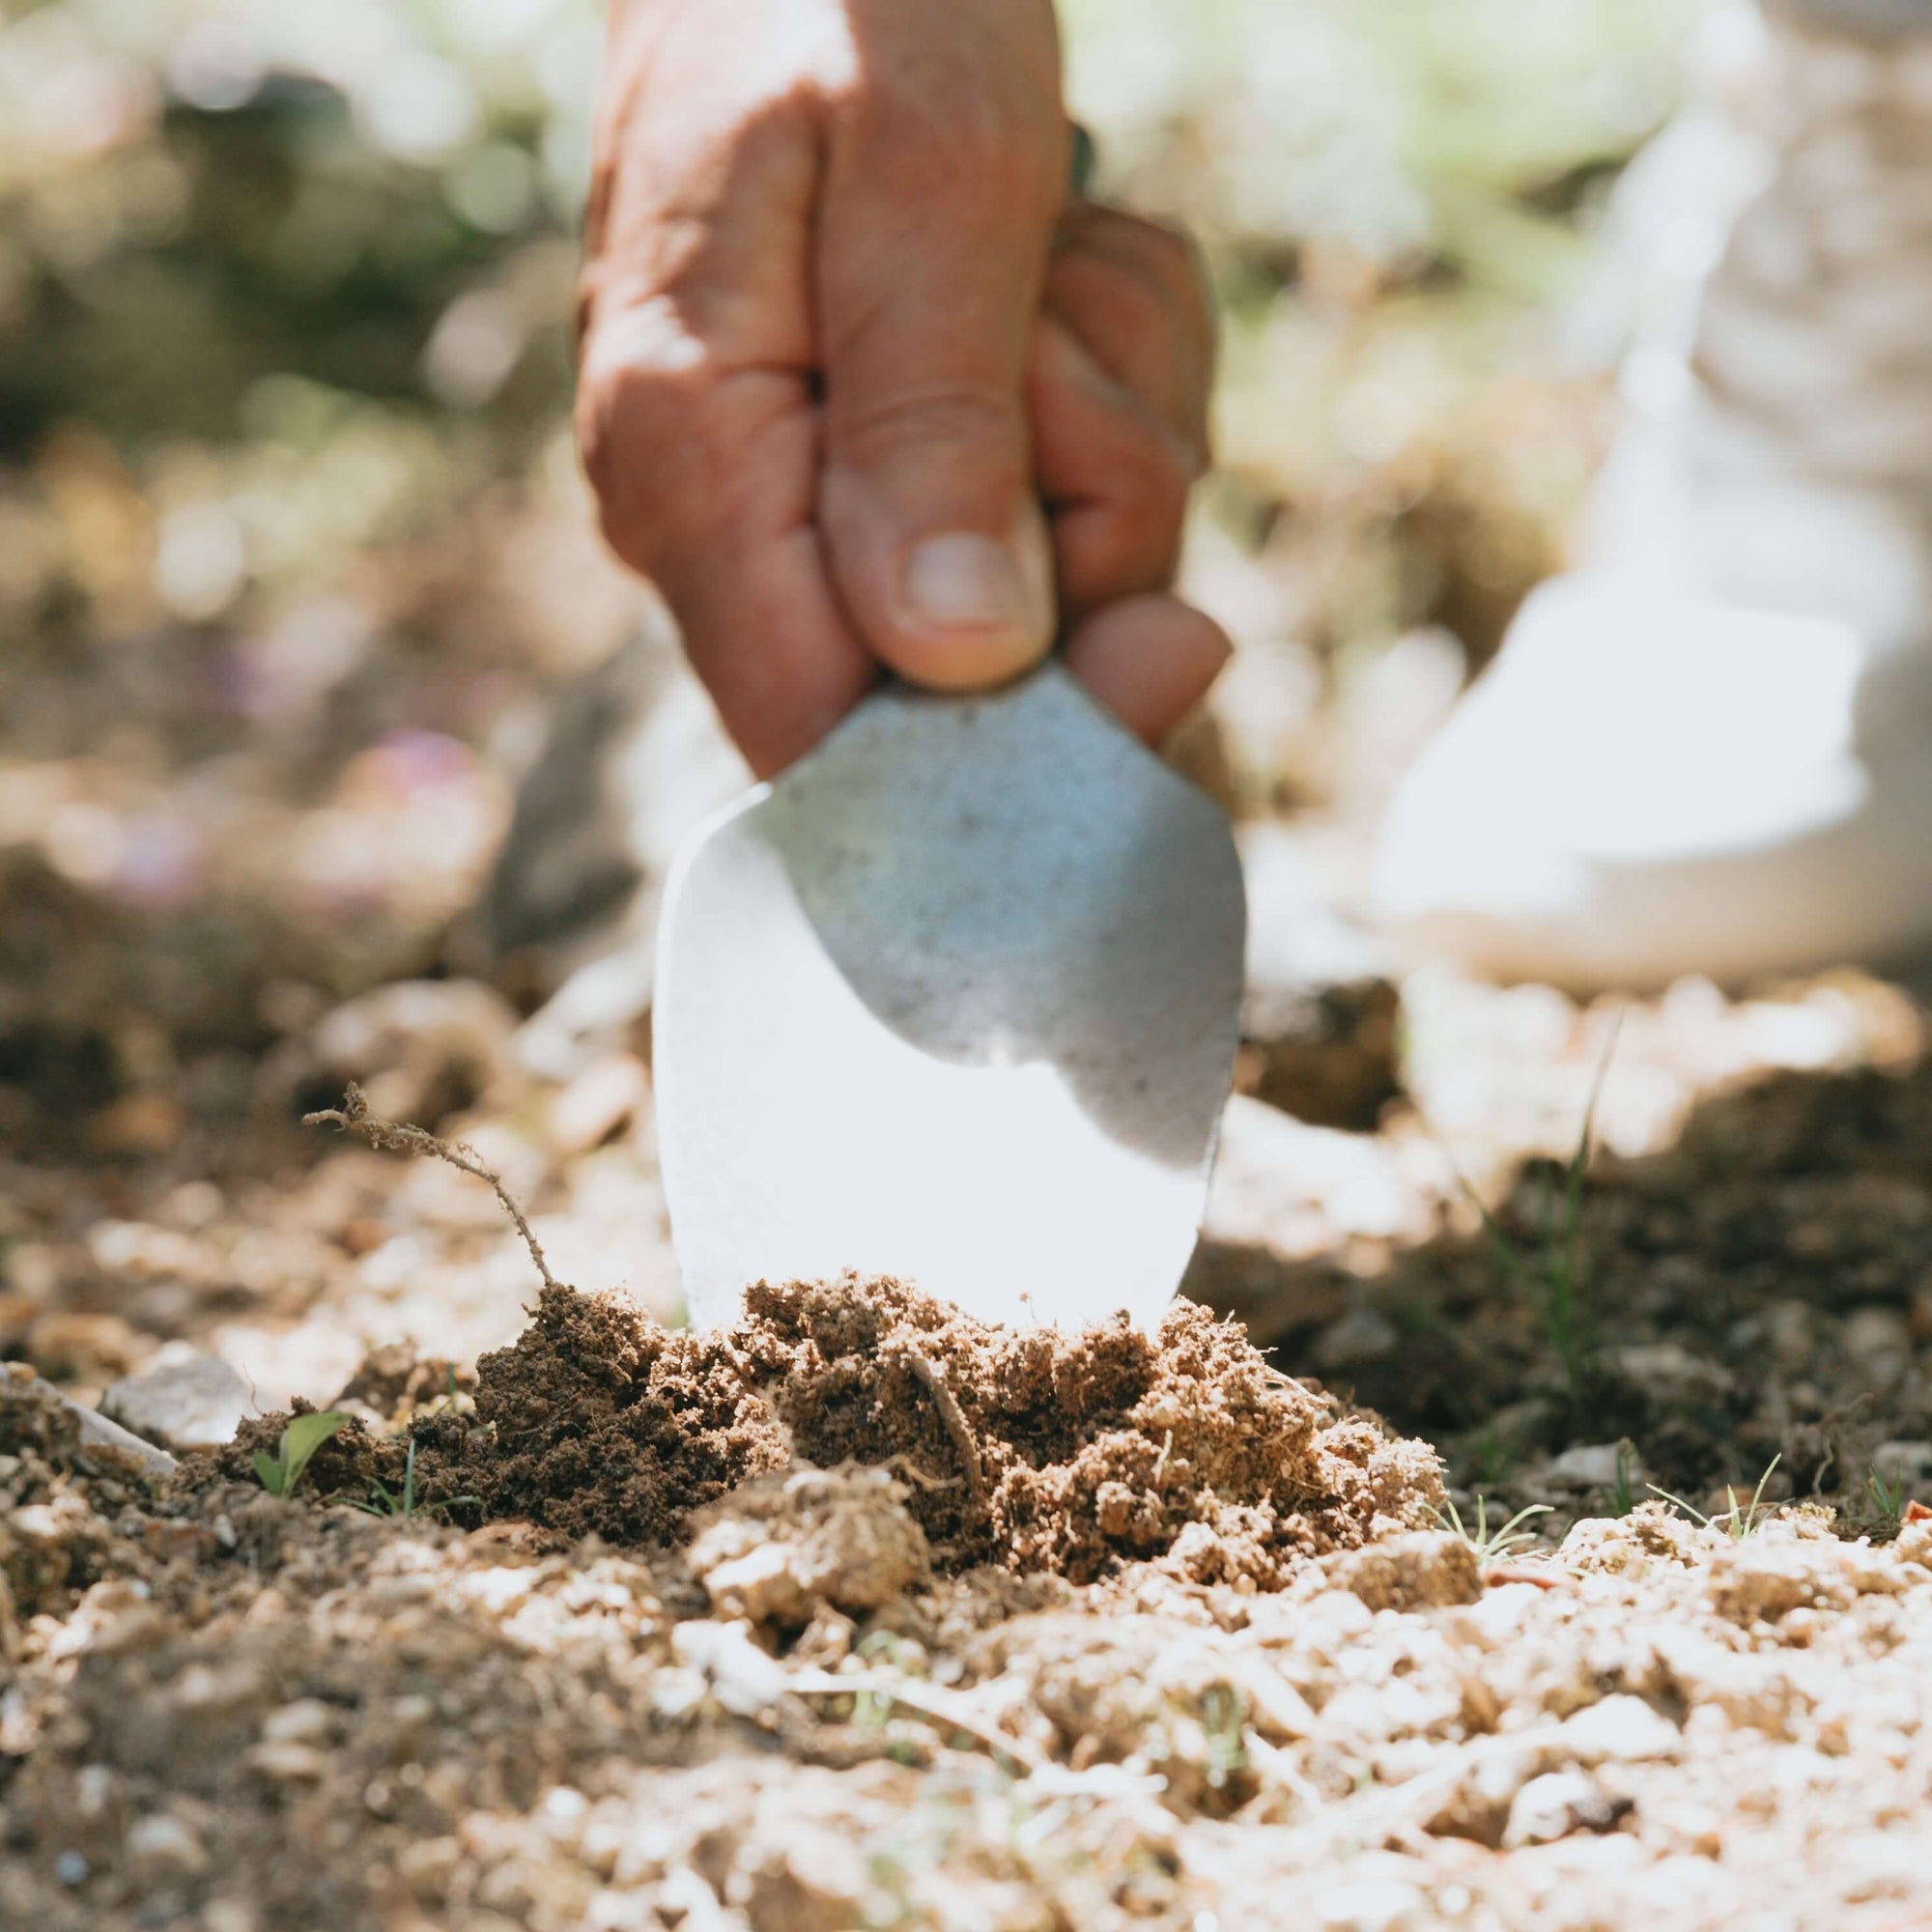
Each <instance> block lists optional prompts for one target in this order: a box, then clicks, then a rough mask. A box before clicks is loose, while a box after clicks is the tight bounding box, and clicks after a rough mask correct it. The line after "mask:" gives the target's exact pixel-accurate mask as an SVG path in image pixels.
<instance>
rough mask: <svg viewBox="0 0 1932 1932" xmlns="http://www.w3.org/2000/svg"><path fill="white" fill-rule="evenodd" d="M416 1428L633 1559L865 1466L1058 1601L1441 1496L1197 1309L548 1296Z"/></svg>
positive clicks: (370, 1447)
mask: <svg viewBox="0 0 1932 1932" xmlns="http://www.w3.org/2000/svg"><path fill="white" fill-rule="evenodd" d="M259 1433H260V1431H259V1430H258V1431H254V1432H250V1433H249V1439H248V1441H247V1442H246V1443H244V1444H240V1445H238V1449H237V1452H236V1457H237V1458H239V1457H241V1450H242V1449H244V1448H245V1449H246V1450H248V1451H249V1452H250V1453H252V1450H253V1448H255V1447H256V1446H260V1445H259V1444H258V1442H257V1441H256V1440H255V1436H256V1435H258V1434H259ZM415 1435H416V1441H417V1445H418V1453H419V1459H420V1466H419V1472H418V1473H419V1479H420V1480H421V1481H422V1483H423V1485H424V1490H423V1493H424V1494H425V1495H426V1496H428V1497H430V1498H455V1497H458V1496H463V1497H470V1498H474V1499H475V1501H474V1502H473V1503H471V1504H466V1505H464V1506H463V1507H464V1509H465V1510H468V1511H470V1512H472V1513H477V1514H480V1516H481V1517H482V1518H484V1519H495V1518H503V1517H514V1518H519V1519H523V1520H528V1521H530V1522H533V1523H536V1524H538V1525H540V1526H542V1527H543V1528H545V1529H549V1530H554V1531H556V1532H559V1533H560V1534H562V1535H564V1536H568V1537H572V1538H575V1537H581V1536H583V1535H587V1534H593V1533H594V1534H596V1535H598V1536H601V1537H603V1538H604V1539H605V1540H606V1541H607V1542H610V1543H613V1544H619V1545H624V1546H630V1547H638V1546H646V1547H648V1546H652V1545H661V1544H666V1543H670V1542H675V1541H678V1540H680V1539H681V1538H682V1537H683V1535H684V1534H685V1533H686V1530H687V1527H688V1525H689V1523H690V1520H691V1518H692V1516H693V1514H694V1513H695V1512H696V1511H700V1510H703V1509H704V1508H705V1507H706V1506H707V1505H710V1504H712V1503H715V1502H717V1501H718V1499H719V1498H721V1497H723V1496H725V1495H727V1494H728V1493H729V1492H732V1491H734V1490H736V1489H737V1488H738V1487H739V1486H740V1485H743V1484H745V1483H748V1482H750V1481H751V1480H752V1479H753V1478H755V1477H757V1476H760V1475H764V1474H767V1473H770V1472H773V1471H778V1470H781V1469H785V1468H788V1467H791V1466H792V1465H794V1464H795V1463H796V1464H801V1465H804V1466H807V1467H815V1468H826V1469H829V1468H834V1467H837V1466H838V1465H841V1464H847V1463H852V1464H863V1465H867V1466H872V1467H879V1468H883V1469H885V1470H888V1471H890V1472H891V1473H892V1474H893V1475H895V1477H897V1478H898V1479H900V1481H901V1482H902V1483H903V1484H904V1486H905V1491H906V1495H907V1507H908V1508H909V1510H910V1512H911V1515H912V1517H913V1519H914V1520H915V1521H916V1522H917V1524H918V1527H919V1530H920V1532H921V1533H922V1534H923V1537H924V1538H925V1539H927V1540H928V1542H929V1543H930V1545H931V1548H932V1554H933V1557H934V1559H935V1562H936V1563H937V1565H938V1567H939V1568H941V1569H942V1570H951V1571H956V1570H960V1569H964V1568H967V1567H970V1566H972V1565H974V1564H980V1563H993V1564H998V1565H1001V1566H1004V1567H1006V1568H1008V1569H1009V1570H1012V1571H1014V1572H1017V1573H1022V1574H1037V1573H1046V1574H1052V1575H1058V1576H1063V1577H1068V1578H1070V1579H1071V1580H1073V1581H1076V1582H1085V1581H1091V1580H1093V1579H1094V1578H1095V1577H1099V1576H1101V1575H1102V1574H1104V1573H1105V1572H1107V1571H1108V1570H1109V1569H1111V1568H1113V1567H1115V1566H1117V1565H1118V1564H1120V1563H1122V1562H1123V1561H1135V1560H1149V1559H1161V1560H1163V1561H1164V1562H1165V1563H1167V1564H1168V1565H1169V1566H1170V1567H1171V1568H1172V1569H1173V1570H1174V1571H1175V1572H1176V1573H1177V1574H1179V1575H1181V1576H1184V1577H1187V1578H1188V1579H1189V1580H1191V1581H1195V1582H1235V1583H1237V1584H1239V1585H1241V1586H1244V1587H1246V1588H1250V1589H1253V1588H1264V1589H1270V1588H1278V1587H1280V1586H1281V1585H1282V1584H1283V1583H1284V1582H1285V1581H1286V1580H1287V1578H1288V1577H1290V1576H1291V1575H1292V1574H1293V1572H1294V1571H1295V1570H1296V1569H1297V1568H1299V1567H1300V1566H1301V1565H1302V1564H1303V1563H1304V1562H1305V1561H1306V1560H1307V1559H1308V1558H1310V1557H1314V1556H1319V1555H1321V1554H1322V1553H1324V1552H1326V1551H1329V1550H1334V1549H1349V1548H1357V1547H1359V1546H1360V1545H1362V1544H1364V1543H1366V1542H1367V1541H1369V1540H1370V1539H1371V1538H1372V1537H1374V1536H1377V1535H1382V1534H1390V1533H1394V1532H1396V1531H1400V1530H1404V1529H1413V1528H1417V1527H1420V1526H1421V1525H1422V1524H1424V1523H1426V1522H1427V1521H1429V1520H1430V1519H1431V1513H1432V1511H1433V1509H1434V1507H1435V1505H1437V1504H1439V1502H1440V1501H1441V1496H1442V1490H1441V1483H1440V1476H1439V1471H1438V1464H1437V1463H1436V1459H1435V1454H1434V1452H1433V1451H1431V1450H1429V1449H1428V1448H1426V1447H1424V1446H1423V1445H1422V1444H1420V1443H1417V1442H1402V1441H1393V1440H1391V1439H1390V1438H1389V1437H1388V1435H1386V1434H1385V1432H1384V1431H1383V1430H1382V1429H1381V1427H1380V1426H1379V1424H1378V1422H1376V1420H1375V1419H1374V1418H1373V1417H1370V1416H1367V1415H1362V1414H1350V1413H1346V1412H1344V1411H1342V1410H1341V1409H1340V1408H1339V1406H1337V1405H1335V1404H1334V1403H1333V1402H1331V1401H1329V1400H1328V1399H1326V1398H1323V1397H1321V1396H1320V1395H1317V1394H1314V1393H1312V1392H1310V1391H1309V1390H1308V1389H1306V1388H1304V1387H1303V1386H1302V1385H1301V1384H1300V1383H1299V1382H1296V1381H1293V1380H1292V1379H1291V1378H1288V1377H1287V1376H1284V1375H1282V1374H1281V1373H1280V1372H1279V1371H1277V1370H1274V1369H1271V1368H1270V1367H1269V1366H1268V1365H1267V1363H1266V1362H1265V1361H1264V1359H1263V1357H1262V1356H1261V1355H1260V1354H1258V1353H1257V1352H1256V1350H1254V1349H1252V1348H1251V1347H1250V1346H1249V1345H1248V1343H1247V1341H1246V1339H1245V1337H1244V1336H1243V1335H1242V1334H1241V1333H1240V1331H1239V1330H1238V1329H1236V1328H1235V1327H1232V1326H1229V1325H1226V1324H1224V1323H1221V1322H1217V1321H1215V1320H1214V1318H1213V1317H1212V1316H1210V1315H1209V1314H1208V1311H1207V1310H1205V1309H1201V1308H1197V1307H1194V1306H1191V1305H1188V1304H1181V1305H1179V1306H1177V1307H1176V1308H1175V1309H1174V1310H1173V1311H1172V1312H1171V1313H1170V1314H1169V1315H1168V1316H1167V1318H1166V1319H1165V1321H1163V1322H1162V1323H1161V1326H1160V1329H1159V1331H1158V1333H1157V1334H1155V1335H1153V1336H1148V1335H1145V1334H1142V1333H1141V1332H1140V1331H1139V1330H1138V1329H1136V1328H1134V1327H1133V1326H1131V1325H1130V1324H1129V1323H1128V1322H1127V1321H1124V1320H1122V1321H1116V1322H1112V1323H1108V1324H1104V1325H1102V1326H1099V1327H1096V1328H1093V1329H1090V1330H1088V1331H1086V1332H1085V1333H1082V1334H1078V1335H1065V1334H1061V1333H1059V1332H1058V1331H1056V1330H1052V1329H1036V1330H1033V1331H1031V1332H1027V1333H1016V1332H1014V1331H1012V1330H1009V1329H1005V1328H1000V1327H994V1326H988V1325H986V1324H984V1323H981V1322H978V1321H973V1320H971V1319H970V1318H968V1317H966V1316H964V1315H961V1314H959V1313H958V1312H957V1311H956V1310H954V1309H952V1308H951V1307H949V1306H947V1305H945V1304H943V1303H940V1302H937V1301H934V1300H932V1299H930V1298H929V1297H927V1296H925V1295H923V1294H920V1293H918V1292H916V1291H915V1290H913V1289H910V1288H907V1287H904V1286H903V1285H901V1284H899V1283H897V1282H894V1281H861V1280H860V1279H858V1278H857V1277H855V1276H847V1277H846V1278H844V1279H843V1280H840V1281H836V1282H829V1283H818V1284H806V1283H792V1284H788V1285H785V1286H782V1287H778V1286H772V1285H769V1284H761V1285H760V1286H758V1287H757V1288H754V1289H753V1291H752V1292H751V1294H750V1296H749V1298H748V1305H747V1309H746V1313H745V1316H744V1318H743V1320H742V1321H740V1322H739V1323H738V1324H737V1326H736V1327H734V1328H732V1329H729V1330H726V1331H721V1332H719V1333H716V1334H711V1335H703V1336H698V1335H693V1334H690V1333H685V1332H680V1331H674V1330H668V1329H666V1328H664V1327H662V1326H660V1325H659V1324H658V1323H657V1322H656V1321H653V1320H652V1319H651V1318H650V1317H649V1316H648V1315H646V1314H644V1313H643V1312H641V1311H640V1310H638V1309H636V1308H634V1307H633V1306H631V1305H630V1304H629V1303H627V1302H625V1301H622V1300H619V1299H616V1298H612V1297H590V1296H585V1295H581V1294H578V1293H575V1292H574V1291H571V1290H568V1289H561V1288H547V1289H545V1290H544V1291H543V1293H542V1296H541V1298H540V1300H539V1302H538V1305H537V1310H536V1316H535V1319H534V1321H532V1322H531V1324H530V1326H529V1328H528V1329H527V1330H526V1333H525V1334H524V1335H523V1337H522V1338H521V1339H520V1340H519V1341H518V1342H517V1343H516V1344H515V1345H514V1346H513V1347H511V1348H509V1349H506V1350H499V1351H497V1353H495V1354H491V1355H486V1356H485V1357H484V1358H483V1359H482V1361H481V1362H480V1363H479V1364H478V1367H477V1382H476V1396H475V1413H474V1417H473V1418H470V1417H469V1416H462V1415H456V1414H448V1415H433V1416H430V1417H427V1418H424V1419H422V1420H421V1421H419V1422H418V1423H417V1424H416V1425H415ZM331 1452H332V1453H333V1454H334V1456H335V1458H336V1459H337V1460H338V1461H340V1462H342V1463H344V1464H345V1465H349V1464H356V1463H357V1459H358V1458H359V1459H362V1460H363V1461H368V1462H369V1463H370V1466H369V1468H368V1470H367V1472H366V1476H365V1474H364V1472H363V1470H362V1469H361V1468H360V1466H359V1464H357V1465H356V1466H354V1467H350V1466H345V1468H344V1469H342V1470H337V1469H336V1468H335V1467H334V1465H333V1464H332V1463H328V1464H324V1465H323V1466H324V1472H325V1474H326V1476H327V1479H328V1480H330V1481H338V1482H340V1483H341V1484H342V1485H343V1487H346V1488H353V1487H354V1484H355V1482H356V1481H358V1480H366V1477H367V1476H375V1475H380V1476H381V1477H382V1479H383V1480H384V1482H385V1483H387V1484H389V1485H390V1487H392V1488H393V1487H394V1483H395V1480H396V1477H397V1473H398V1472H397V1470H396V1469H393V1468H391V1467H389V1466H388V1465H389V1464H390V1463H394V1462H395V1460H396V1458H397V1457H398V1456H399V1455H401V1454H402V1453H403V1451H402V1449H401V1447H400V1445H398V1444H393V1443H391V1444H387V1445H380V1444H376V1443H373V1442H371V1441H370V1440H369V1439H368V1438H366V1437H364V1436H362V1435H360V1434H359V1433H358V1432H355V1431H351V1432H347V1433H345V1435H343V1436H341V1437H339V1438H337V1442H336V1443H334V1444H331V1445H329V1450H328V1451H325V1452H324V1454H325V1455H328V1454H329V1453H331ZM230 1460H231V1463H233V1466H232V1467H230V1468H229V1470H228V1473H230V1474H237V1475H239V1474H241V1462H240V1461H237V1460H236V1459H235V1458H231V1459H230ZM243 1460H245V1459H243Z"/></svg>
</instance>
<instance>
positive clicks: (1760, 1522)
mask: <svg viewBox="0 0 1932 1932" xmlns="http://www.w3.org/2000/svg"><path fill="white" fill-rule="evenodd" d="M1783 1460H1784V1452H1783V1450H1781V1449H1780V1450H1779V1451H1778V1452H1777V1454H1776V1456H1774V1457H1773V1458H1772V1459H1771V1461H1770V1462H1769V1463H1767V1464H1766V1465H1765V1471H1764V1474H1763V1475H1761V1476H1760V1477H1759V1478H1758V1479H1757V1488H1756V1489H1754V1490H1753V1491H1752V1492H1751V1498H1750V1501H1749V1502H1748V1503H1741V1502H1739V1501H1738V1492H1737V1491H1736V1490H1734V1489H1733V1488H1732V1487H1731V1486H1730V1485H1729V1484H1728V1483H1726V1484H1725V1485H1724V1495H1725V1497H1726V1499H1727V1500H1728V1502H1729V1504H1730V1507H1729V1508H1728V1509H1721V1510H1719V1512H1718V1514H1717V1515H1716V1516H1706V1515H1705V1514H1704V1512H1703V1511H1702V1510H1700V1509H1697V1508H1695V1507H1694V1506H1693V1505H1692V1504H1690V1503H1687V1502H1686V1501H1685V1500H1684V1498H1683V1497H1682V1496H1673V1495H1672V1494H1671V1493H1670V1492H1669V1491H1668V1490H1660V1489H1659V1488H1658V1487H1657V1485H1656V1484H1655V1483H1646V1484H1645V1485H1644V1488H1645V1489H1647V1490H1648V1491H1649V1492H1651V1494H1652V1495H1654V1496H1661V1497H1662V1499H1663V1500H1664V1501H1665V1502H1667V1503H1669V1504H1670V1505H1671V1507H1672V1508H1673V1509H1680V1510H1682V1511H1683V1512H1684V1514H1685V1515H1686V1516H1688V1517H1690V1520H1692V1521H1693V1522H1700V1523H1702V1524H1703V1525H1704V1527H1705V1528H1706V1529H1721V1530H1722V1531H1723V1532H1724V1534H1725V1535H1726V1536H1728V1537H1729V1538H1730V1539H1731V1540H1732V1542H1734V1543H1742V1542H1743V1541H1744V1540H1745V1538H1746V1537H1747V1536H1749V1535H1751V1534H1752V1533H1753V1532H1754V1531H1756V1530H1758V1529H1760V1528H1762V1527H1763V1526H1764V1524H1765V1523H1766V1522H1768V1521H1769V1520H1771V1518H1772V1517H1773V1516H1775V1515H1776V1512H1777V1505H1776V1503H1767V1502H1766V1501H1765V1499H1764V1491H1765V1485H1766V1484H1767V1483H1769V1482H1770V1481H1771V1478H1772V1472H1773V1471H1774V1470H1775V1469H1776V1467H1777V1465H1778V1463H1781V1462H1782V1461H1783Z"/></svg>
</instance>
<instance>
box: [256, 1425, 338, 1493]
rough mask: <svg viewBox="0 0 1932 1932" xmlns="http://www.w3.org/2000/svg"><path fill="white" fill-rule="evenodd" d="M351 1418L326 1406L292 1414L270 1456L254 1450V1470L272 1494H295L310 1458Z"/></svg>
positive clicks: (263, 1485) (264, 1486)
mask: <svg viewBox="0 0 1932 1932" xmlns="http://www.w3.org/2000/svg"><path fill="white" fill-rule="evenodd" d="M353 1419H354V1418H353V1417H351V1416H349V1415H347V1414H345V1413H344V1412H343V1411H342V1410H341V1409H339V1408H325V1409H322V1410H320V1411H318V1412H316V1413H314V1414H310V1415H292V1416H290V1417H289V1420H288V1426H287V1428H285V1429H284V1430H283V1431H282V1439H281V1440H280V1441H279V1442H278V1443H277V1444H276V1445H275V1453H274V1455H272V1456H270V1455H267V1454H265V1453H264V1452H263V1451H262V1450H260V1449H258V1450H256V1452H255V1473H256V1475H258V1476H259V1477H261V1479H262V1487H263V1488H264V1489H265V1490H267V1491H268V1492H269V1493H270V1495H271V1496H287V1495H293V1494H294V1493H295V1487H296V1485H297V1484H298V1482H300V1481H301V1478H302V1471H303V1470H304V1469H306V1468H307V1467H308V1464H309V1459H310V1457H312V1456H313V1455H314V1454H315V1452H316V1451H317V1450H318V1449H320V1448H321V1447H322V1445H323V1444H324V1443H325V1442H327V1440H328V1438H329V1437H330V1436H331V1435H336V1434H337V1433H338V1432H339V1431H341V1430H344V1429H347V1428H348V1427H349V1425H350V1423H351V1421H352V1420H353Z"/></svg>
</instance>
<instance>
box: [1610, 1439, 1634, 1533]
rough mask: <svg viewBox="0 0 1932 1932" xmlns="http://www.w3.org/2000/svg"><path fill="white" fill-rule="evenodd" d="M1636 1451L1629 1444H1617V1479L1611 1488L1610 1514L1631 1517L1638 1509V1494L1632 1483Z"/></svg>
mask: <svg viewBox="0 0 1932 1932" xmlns="http://www.w3.org/2000/svg"><path fill="white" fill-rule="evenodd" d="M1635 1463H1636V1455H1635V1451H1634V1449H1633V1448H1632V1446H1631V1444H1630V1443H1628V1442H1619V1443H1618V1444H1617V1477H1616V1481H1615V1482H1614V1483H1613V1484H1612V1485H1611V1486H1610V1514H1611V1515H1612V1516H1629V1515H1630V1513H1631V1511H1632V1510H1634V1508H1635V1507H1636V1492H1635V1489H1634V1485H1633V1482H1632V1475H1633V1472H1634V1468H1635Z"/></svg>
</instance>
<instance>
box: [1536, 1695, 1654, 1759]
mask: <svg viewBox="0 0 1932 1932" xmlns="http://www.w3.org/2000/svg"><path fill="white" fill-rule="evenodd" d="M1563 1742H1564V1743H1565V1745H1567V1746H1568V1747H1569V1748H1570V1750H1571V1751H1572V1752H1573V1753H1574V1754H1575V1755H1576V1757H1577V1759H1578V1761H1579V1762H1581V1763H1584V1764H1603V1763H1605V1762H1609V1763H1616V1764H1635V1763H1638V1762H1641V1761H1642V1760H1643V1759H1645V1758H1659V1757H1671V1756H1673V1755H1675V1753H1676V1751H1677V1749H1678V1747H1679V1745H1680V1744H1681V1742H1682V1740H1681V1739H1680V1737H1679V1735H1678V1730H1677V1726H1676V1725H1675V1724H1673V1723H1672V1722H1671V1721H1670V1720H1669V1719H1667V1718H1662V1717H1659V1716H1658V1714H1657V1713H1656V1712H1655V1711H1653V1710H1652V1709H1651V1708H1650V1706H1649V1705H1648V1704H1646V1703H1645V1702H1644V1701H1643V1699H1642V1698H1641V1697H1631V1696H1617V1697H1605V1699H1604V1700H1603V1701H1602V1702H1601V1703H1598V1704H1592V1705H1591V1706H1590V1707H1589V1708H1588V1709H1587V1710H1583V1711H1578V1712H1577V1715H1576V1716H1575V1717H1573V1718H1570V1719H1567V1720H1566V1721H1565V1722H1564V1725H1563Z"/></svg>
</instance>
